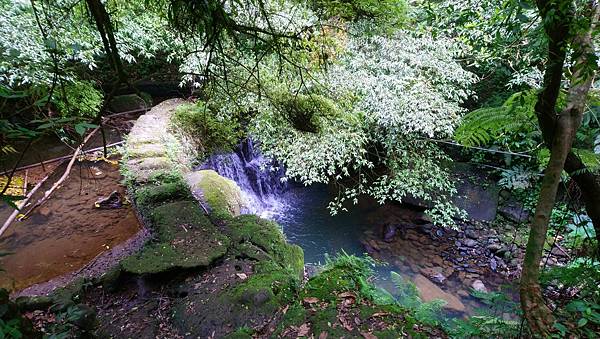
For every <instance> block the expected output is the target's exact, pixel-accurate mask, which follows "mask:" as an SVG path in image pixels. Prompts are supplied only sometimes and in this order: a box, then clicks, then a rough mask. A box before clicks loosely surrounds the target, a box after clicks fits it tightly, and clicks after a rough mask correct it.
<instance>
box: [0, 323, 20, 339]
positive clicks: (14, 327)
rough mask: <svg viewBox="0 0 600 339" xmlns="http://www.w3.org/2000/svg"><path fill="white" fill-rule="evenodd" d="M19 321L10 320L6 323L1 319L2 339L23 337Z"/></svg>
mask: <svg viewBox="0 0 600 339" xmlns="http://www.w3.org/2000/svg"><path fill="white" fill-rule="evenodd" d="M19 322H20V320H19V319H10V320H8V321H4V320H3V319H0V339H4V338H7V339H20V338H22V337H23V334H22V333H21V331H19Z"/></svg>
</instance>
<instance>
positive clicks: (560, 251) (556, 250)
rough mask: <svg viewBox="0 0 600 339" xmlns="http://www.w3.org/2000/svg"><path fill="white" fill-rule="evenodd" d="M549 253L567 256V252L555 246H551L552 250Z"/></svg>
mask: <svg viewBox="0 0 600 339" xmlns="http://www.w3.org/2000/svg"><path fill="white" fill-rule="evenodd" d="M550 253H552V255H555V256H557V257H568V254H567V253H565V251H563V250H562V249H560V248H558V247H556V246H555V247H553V248H552V251H550Z"/></svg>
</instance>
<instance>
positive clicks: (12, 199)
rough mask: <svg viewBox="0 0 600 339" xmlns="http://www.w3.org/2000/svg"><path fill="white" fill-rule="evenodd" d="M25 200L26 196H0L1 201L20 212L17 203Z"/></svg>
mask: <svg viewBox="0 0 600 339" xmlns="http://www.w3.org/2000/svg"><path fill="white" fill-rule="evenodd" d="M23 199H25V197H24V196H20V195H0V200H1V201H4V202H5V203H7V204H8V206H10V207H12V208H14V209H16V210H18V209H19V207H18V206H17V205H16V204H15V201H19V200H23Z"/></svg>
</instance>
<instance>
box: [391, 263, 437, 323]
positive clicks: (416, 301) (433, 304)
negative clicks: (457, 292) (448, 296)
mask: <svg viewBox="0 0 600 339" xmlns="http://www.w3.org/2000/svg"><path fill="white" fill-rule="evenodd" d="M390 275H391V280H392V282H393V283H394V285H395V286H396V289H397V293H396V295H395V297H396V302H398V304H400V305H401V306H403V307H406V308H408V309H409V310H411V311H412V313H413V315H414V317H415V319H417V320H418V321H419V322H422V323H424V324H428V325H432V326H437V325H439V324H440V323H441V321H442V320H444V319H443V316H442V308H443V307H444V305H446V301H444V300H441V299H436V300H432V301H430V302H423V301H422V300H421V298H420V297H419V290H418V289H417V287H416V286H415V284H414V283H413V282H411V281H410V280H408V279H404V278H403V277H402V276H401V275H400V274H398V273H396V272H391V273H390Z"/></svg>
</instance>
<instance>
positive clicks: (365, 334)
mask: <svg viewBox="0 0 600 339" xmlns="http://www.w3.org/2000/svg"><path fill="white" fill-rule="evenodd" d="M360 334H361V335H362V336H363V338H365V339H377V337H376V336H375V335H374V334H373V333H369V332H361V333H360Z"/></svg>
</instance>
